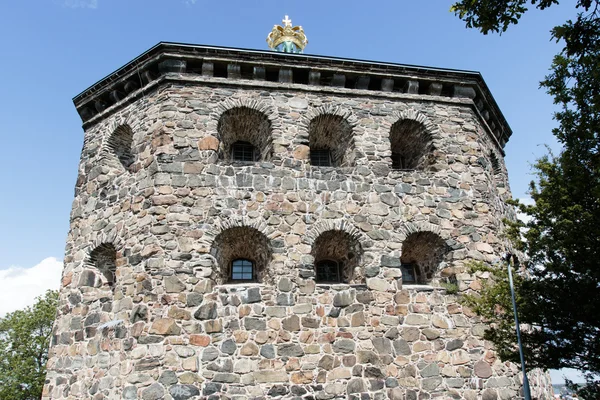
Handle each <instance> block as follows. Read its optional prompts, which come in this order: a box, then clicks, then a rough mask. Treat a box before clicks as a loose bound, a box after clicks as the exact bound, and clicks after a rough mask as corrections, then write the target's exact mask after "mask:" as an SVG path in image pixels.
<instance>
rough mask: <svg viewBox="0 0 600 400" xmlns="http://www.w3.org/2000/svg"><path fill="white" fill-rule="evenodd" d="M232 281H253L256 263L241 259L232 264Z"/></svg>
mask: <svg viewBox="0 0 600 400" xmlns="http://www.w3.org/2000/svg"><path fill="white" fill-rule="evenodd" d="M231 280H232V281H253V280H254V263H253V262H252V261H250V260H246V259H243V258H239V259H237V260H233V262H232V263H231Z"/></svg>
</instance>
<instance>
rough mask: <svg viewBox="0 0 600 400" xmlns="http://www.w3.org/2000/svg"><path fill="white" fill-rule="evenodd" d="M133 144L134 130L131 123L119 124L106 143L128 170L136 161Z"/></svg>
mask: <svg viewBox="0 0 600 400" xmlns="http://www.w3.org/2000/svg"><path fill="white" fill-rule="evenodd" d="M132 144H133V130H132V129H131V127H130V126H129V125H120V126H118V127H117V128H116V129H115V130H114V132H113V133H112V134H111V135H110V137H109V138H108V141H107V143H106V145H107V147H108V148H109V150H110V151H111V153H112V155H113V156H114V157H115V158H116V159H117V160H119V162H120V163H121V165H122V166H123V168H125V169H126V170H129V169H130V167H131V165H132V164H133V161H134V157H133V151H132Z"/></svg>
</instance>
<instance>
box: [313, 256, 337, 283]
mask: <svg viewBox="0 0 600 400" xmlns="http://www.w3.org/2000/svg"><path fill="white" fill-rule="evenodd" d="M343 266H344V263H342V262H338V261H333V260H321V261H317V262H316V263H315V269H316V271H315V272H316V281H317V282H319V283H340V282H342V271H341V270H342V268H343Z"/></svg>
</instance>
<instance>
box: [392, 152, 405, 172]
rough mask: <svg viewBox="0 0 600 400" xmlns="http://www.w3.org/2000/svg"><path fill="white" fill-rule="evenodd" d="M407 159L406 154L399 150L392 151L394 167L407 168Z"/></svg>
mask: <svg viewBox="0 0 600 400" xmlns="http://www.w3.org/2000/svg"><path fill="white" fill-rule="evenodd" d="M405 166H406V160H405V159H404V156H403V155H402V154H400V153H397V152H394V151H393V152H392V169H406V167H405Z"/></svg>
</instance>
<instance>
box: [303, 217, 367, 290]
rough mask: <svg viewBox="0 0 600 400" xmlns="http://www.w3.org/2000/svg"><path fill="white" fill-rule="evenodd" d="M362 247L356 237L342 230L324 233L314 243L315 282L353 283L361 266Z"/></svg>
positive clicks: (312, 252)
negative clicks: (356, 271)
mask: <svg viewBox="0 0 600 400" xmlns="http://www.w3.org/2000/svg"><path fill="white" fill-rule="evenodd" d="M362 253H363V251H362V247H361V245H360V243H359V242H358V239H357V237H356V236H354V235H351V234H349V233H347V232H345V231H341V230H335V229H332V230H328V231H325V232H322V233H321V234H320V235H319V236H318V237H317V238H316V239H315V241H314V243H313V248H312V251H311V254H312V256H313V257H314V260H315V263H314V272H315V281H316V282H319V283H352V282H353V281H354V280H355V278H356V277H355V276H354V271H355V269H356V267H358V265H359V264H360V259H361V256H362Z"/></svg>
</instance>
